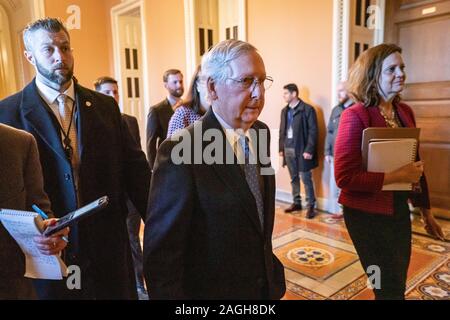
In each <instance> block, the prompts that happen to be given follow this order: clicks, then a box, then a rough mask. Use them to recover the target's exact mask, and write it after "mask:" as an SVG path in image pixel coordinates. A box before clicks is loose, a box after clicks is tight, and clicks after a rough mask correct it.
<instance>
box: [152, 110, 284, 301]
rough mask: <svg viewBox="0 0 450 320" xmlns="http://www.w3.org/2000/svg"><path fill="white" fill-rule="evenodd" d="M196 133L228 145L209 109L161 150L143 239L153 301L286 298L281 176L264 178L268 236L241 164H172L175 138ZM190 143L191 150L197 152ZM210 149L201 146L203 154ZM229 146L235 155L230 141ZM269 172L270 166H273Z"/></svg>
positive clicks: (259, 126)
mask: <svg viewBox="0 0 450 320" xmlns="http://www.w3.org/2000/svg"><path fill="white" fill-rule="evenodd" d="M199 126H201V128H200V127H199ZM194 128H200V130H201V132H205V131H206V130H208V129H217V130H218V132H220V134H221V136H222V139H223V140H222V141H224V142H225V141H226V140H225V139H226V138H225V136H224V132H223V131H222V128H221V126H220V124H219V122H218V121H217V119H216V117H215V116H214V113H213V112H212V110H211V109H210V110H209V111H208V112H207V114H206V115H205V116H204V117H203V118H202V120H201V121H200V122H196V123H195V124H194V125H192V126H190V127H188V128H187V129H184V130H181V131H180V132H179V133H177V134H175V135H174V136H173V137H172V138H171V140H166V141H165V142H164V143H163V144H162V145H161V147H160V149H159V151H158V156H157V160H156V163H155V168H154V171H153V177H152V183H151V191H150V196H149V210H148V217H147V223H146V227H145V236H144V273H145V276H146V280H147V285H148V289H149V296H150V297H152V298H154V299H269V298H270V299H279V298H281V297H282V296H283V294H284V292H285V283H284V269H283V266H282V265H281V263H280V261H279V260H278V259H277V258H276V257H275V255H274V254H273V253H272V231H273V224H274V213H275V177H274V176H273V175H270V176H267V175H266V176H263V179H264V197H263V198H264V218H265V220H264V231H262V230H261V225H260V222H259V218H258V213H257V208H256V203H255V200H254V197H253V195H252V193H251V191H250V189H249V187H248V184H247V181H246V180H245V175H244V173H243V170H242V169H241V166H240V165H239V164H237V163H236V164H212V165H207V164H205V163H202V164H180V165H176V164H174V163H173V162H172V160H171V152H172V150H174V148H175V147H176V146H180V145H179V144H178V143H177V142H176V141H173V140H172V139H177V138H176V137H178V136H180V135H181V136H182V137H183V138H187V137H189V138H190V137H191V136H193V134H194V130H195V129H194ZM254 128H255V129H256V130H261V129H266V130H268V127H267V126H266V125H265V124H263V123H262V122H256V123H255V124H254ZM197 135H198V134H197ZM269 141H270V139H269ZM269 141H267V142H261V141H260V143H267V144H269ZM200 143H201V142H200ZM192 144H193V142H191V143H188V144H187V147H188V148H189V147H191V148H192V147H193V145H192ZM208 144H209V143H208V142H203V144H202V150H204V149H205V148H206V146H207V145H208ZM224 145H225V148H226V149H228V152H229V154H231V155H233V151H232V149H231V146H230V145H229V144H228V142H226V143H225V144H224ZM192 150H193V149H192ZM265 150H270V148H268V149H265ZM224 151H225V150H224ZM267 167H269V168H270V163H269V164H268V165H267ZM168 190H170V191H168Z"/></svg>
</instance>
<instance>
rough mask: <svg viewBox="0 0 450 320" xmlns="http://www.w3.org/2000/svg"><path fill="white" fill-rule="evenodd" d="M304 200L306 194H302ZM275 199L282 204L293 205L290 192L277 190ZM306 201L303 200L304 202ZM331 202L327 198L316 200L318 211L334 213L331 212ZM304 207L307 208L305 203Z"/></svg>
mask: <svg viewBox="0 0 450 320" xmlns="http://www.w3.org/2000/svg"><path fill="white" fill-rule="evenodd" d="M301 197H302V199H305V194H303V193H302V194H301ZM275 199H276V200H277V201H281V202H285V203H289V204H292V203H293V202H292V194H291V192H289V191H286V190H283V189H279V188H277V189H276V193H275ZM303 201H304V200H302V202H303ZM329 202H330V201H329V200H328V199H325V198H320V197H319V198H316V209H318V210H320V211H323V212H326V213H332V212H330V209H329V208H330V203H329ZM303 207H305V205H304V203H303Z"/></svg>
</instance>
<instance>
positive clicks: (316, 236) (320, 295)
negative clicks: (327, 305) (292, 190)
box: [273, 203, 450, 300]
mask: <svg viewBox="0 0 450 320" xmlns="http://www.w3.org/2000/svg"><path fill="white" fill-rule="evenodd" d="M286 206H287V205H286V204H283V203H277V209H276V217H275V227H274V233H273V247H274V252H275V254H276V255H277V256H278V258H279V259H280V260H281V261H282V263H283V265H284V267H285V274H286V285H287V289H288V290H287V293H286V295H285V297H284V299H286V300H311V299H313V300H325V299H330V300H351V299H356V300H371V299H373V298H374V297H373V293H372V291H371V290H370V289H368V287H367V277H366V275H365V273H364V271H363V269H362V267H361V264H360V262H359V259H358V256H357V254H356V252H355V249H354V247H353V245H352V241H351V239H350V237H349V235H348V232H347V230H346V228H345V223H344V221H343V220H335V219H332V218H330V215H329V214H327V213H319V214H318V215H317V216H316V217H315V218H314V219H312V220H308V219H306V218H304V217H305V212H304V211H303V212H297V213H294V214H285V213H284V212H283V209H284V208H285V207H286ZM412 223H413V232H414V234H413V240H412V256H411V264H410V268H409V271H408V281H407V292H406V298H407V299H411V300H416V299H419V300H450V243H449V242H442V241H437V240H434V239H432V238H430V237H428V236H427V235H426V233H425V230H424V229H423V227H422V224H421V222H420V221H419V218H414V219H413V221H412ZM441 225H442V226H443V229H444V233H445V234H446V237H447V239H450V221H441Z"/></svg>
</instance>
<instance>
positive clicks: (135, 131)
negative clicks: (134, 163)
mask: <svg viewBox="0 0 450 320" xmlns="http://www.w3.org/2000/svg"><path fill="white" fill-rule="evenodd" d="M122 119H123V121H125V124H126V125H127V127H128V129H129V130H130V134H131V137H133V140H134V141H135V142H136V143H137V145H138V146H139V148H141V134H140V133H139V124H138V121H137V119H136V117H133V116H130V115H128V114H125V113H122Z"/></svg>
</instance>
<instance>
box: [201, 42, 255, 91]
mask: <svg viewBox="0 0 450 320" xmlns="http://www.w3.org/2000/svg"><path fill="white" fill-rule="evenodd" d="M256 51H258V50H257V49H256V48H255V47H254V46H252V45H251V44H250V43H248V42H244V41H240V40H234V39H231V40H225V41H222V42H220V43H218V44H216V45H215V46H214V47H212V48H211V49H210V50H209V51H208V52H207V53H206V54H205V55H204V56H203V58H202V68H201V69H202V76H203V77H204V79H205V80H207V79H208V78H211V79H213V80H214V81H216V82H222V83H223V82H225V80H226V79H227V78H228V77H229V76H230V67H229V63H230V62H231V61H233V60H234V59H237V58H239V57H240V56H242V55H243V54H245V53H248V52H256Z"/></svg>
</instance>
